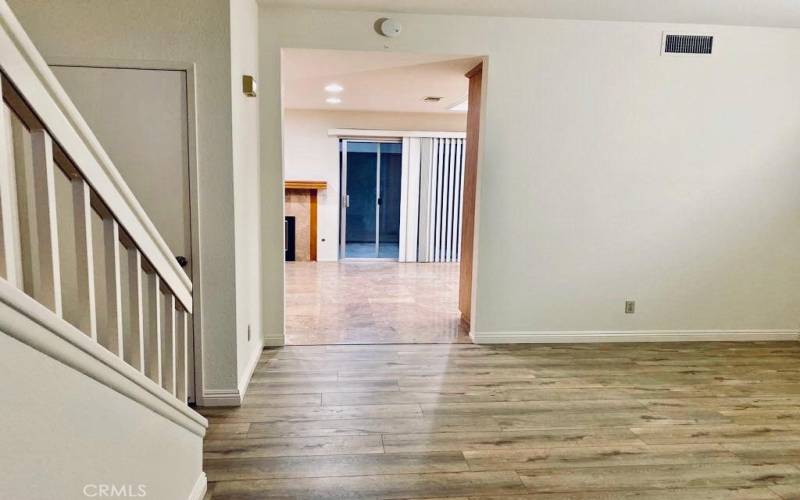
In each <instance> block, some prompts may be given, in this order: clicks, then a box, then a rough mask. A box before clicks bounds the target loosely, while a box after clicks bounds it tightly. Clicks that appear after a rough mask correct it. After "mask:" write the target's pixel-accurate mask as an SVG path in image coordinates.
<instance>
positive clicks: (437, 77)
mask: <svg viewBox="0 0 800 500" xmlns="http://www.w3.org/2000/svg"><path fill="white" fill-rule="evenodd" d="M479 62H480V58H477V57H468V56H463V57H459V56H453V55H447V56H441V55H430V54H411V53H398V52H391V53H387V52H356V51H344V50H307V49H286V50H284V51H283V62H282V66H281V72H282V75H283V102H284V106H285V107H286V108H293V109H331V110H359V111H395V112H422V113H447V112H452V111H448V108H449V107H451V106H453V105H455V104H458V103H460V102H462V101H464V99H466V97H467V79H466V78H465V77H464V73H466V72H467V71H469V70H470V69H472V68H473V67H475V65H477V64H478V63H479ZM330 84H338V85H340V86H341V87H343V90H342V91H341V92H336V93H334V92H328V91H326V90H325V86H327V85H330ZM334 96H335V97H338V98H339V99H341V102H340V103H338V104H331V103H328V102H326V99H327V98H328V97H334ZM428 96H435V97H441V98H442V99H441V101H439V102H436V103H431V102H425V101H424V99H425V97H428Z"/></svg>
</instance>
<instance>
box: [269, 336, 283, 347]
mask: <svg viewBox="0 0 800 500" xmlns="http://www.w3.org/2000/svg"><path fill="white" fill-rule="evenodd" d="M284 344H285V341H284V338H283V334H280V333H279V334H274V335H265V336H264V347H283V346H284Z"/></svg>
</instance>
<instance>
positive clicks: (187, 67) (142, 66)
mask: <svg viewBox="0 0 800 500" xmlns="http://www.w3.org/2000/svg"><path fill="white" fill-rule="evenodd" d="M46 62H47V65H48V66H71V67H84V68H98V69H103V68H105V69H139V70H150V71H183V72H184V73H185V74H186V137H187V153H188V160H189V213H190V216H189V233H190V235H191V246H192V260H191V266H192V315H191V316H192V327H193V328H192V345H193V347H194V349H193V352H192V353H191V354H192V358H193V359H192V361H193V363H192V364H193V366H194V370H192V371H193V373H190V374H189V376H190V377H192V379H193V384H192V390H191V391H189V392H188V394H187V397H188V398H189V400H190V402H192V400H193V403H194V404H196V405H198V406H204V405H205V399H204V397H203V387H204V386H203V328H202V324H203V320H202V314H201V311H202V294H199V293H194V291H195V290H202V277H201V275H200V262H201V253H202V251H201V249H200V238H199V232H200V231H199V228H200V221H199V219H198V217H199V215H198V214H199V213H200V190H199V184H198V182H199V181H198V175H197V156H198V152H197V79H196V71H197V70H196V65H195V63H193V62H187V61H140V60H128V59H105V58H91V57H90V58H86V57H48V58H46Z"/></svg>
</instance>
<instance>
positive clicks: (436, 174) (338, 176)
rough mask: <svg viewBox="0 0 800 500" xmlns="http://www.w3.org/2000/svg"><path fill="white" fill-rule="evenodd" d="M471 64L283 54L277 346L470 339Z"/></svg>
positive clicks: (409, 57) (419, 57) (461, 59)
mask: <svg viewBox="0 0 800 500" xmlns="http://www.w3.org/2000/svg"><path fill="white" fill-rule="evenodd" d="M481 60H482V59H481V58H480V57H476V56H454V55H435V54H406V53H379V52H367V51H364V52H360V51H332V50H309V49H284V50H283V51H282V71H281V74H282V79H283V81H282V86H283V89H284V92H283V96H282V105H283V108H284V109H283V120H284V123H283V130H284V154H283V157H284V181H285V208H284V215H285V221H284V229H285V234H284V241H285V250H286V255H285V260H286V263H285V279H286V286H285V293H286V297H285V304H286V306H285V307H286V309H285V318H286V322H285V325H286V331H285V334H286V335H285V340H286V344H289V345H293V344H294V345H307V344H374V343H451V342H469V341H470V339H469V335H468V325H466V324H465V322H464V321H462V317H463V314H462V311H461V310H460V309H459V295H460V292H461V290H460V286H463V283H462V284H461V285H460V283H459V282H460V276H461V274H462V269H461V267H462V266H463V264H462V263H461V251H462V238H463V237H464V234H463V221H464V220H465V218H466V216H465V214H464V210H465V209H467V210H469V209H474V203H471V204H470V203H467V202H465V199H464V193H467V194H469V193H470V192H472V193H474V189H473V190H472V191H470V189H469V187H468V186H466V185H465V181H466V180H467V179H468V178H469V174H468V172H466V169H467V162H466V159H467V150H468V146H467V138H466V137H467V134H468V131H467V121H468V120H467V114H468V112H469V111H468V104H467V101H468V97H469V96H468V94H469V89H470V79H469V77H468V76H467V74H468V73H469V72H470V71H471V70H473V69H474V68H475V67H477V66H479V65H480V63H481ZM476 143H477V141H476ZM472 179H473V182H474V179H475V176H472ZM470 234H472V232H471V231H470ZM471 243H472V242H470V244H471ZM470 264H471V261H470ZM467 284H468V286H469V287H471V285H472V283H471V280H470V281H469V282H467ZM467 317H468V316H467Z"/></svg>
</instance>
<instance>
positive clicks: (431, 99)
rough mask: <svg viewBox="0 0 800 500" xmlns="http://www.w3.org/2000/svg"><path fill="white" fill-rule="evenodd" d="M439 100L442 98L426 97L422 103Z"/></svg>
mask: <svg viewBox="0 0 800 500" xmlns="http://www.w3.org/2000/svg"><path fill="white" fill-rule="evenodd" d="M441 100H442V98H441V97H438V96H428V97H426V98H425V99H423V101H425V102H439V101H441Z"/></svg>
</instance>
